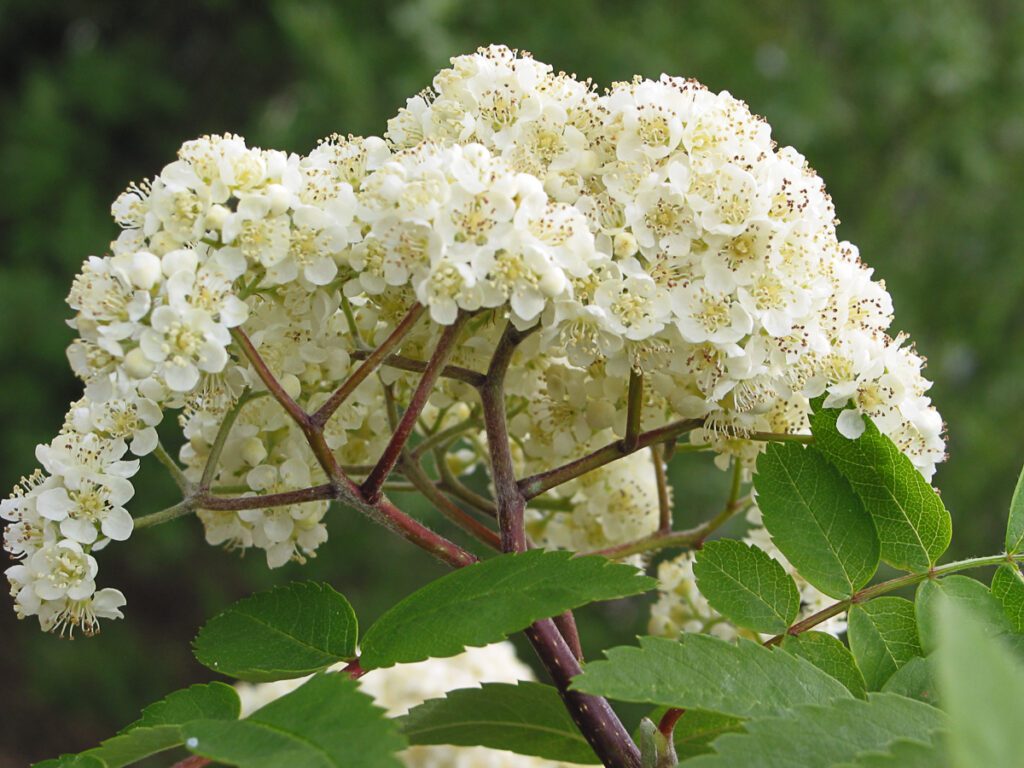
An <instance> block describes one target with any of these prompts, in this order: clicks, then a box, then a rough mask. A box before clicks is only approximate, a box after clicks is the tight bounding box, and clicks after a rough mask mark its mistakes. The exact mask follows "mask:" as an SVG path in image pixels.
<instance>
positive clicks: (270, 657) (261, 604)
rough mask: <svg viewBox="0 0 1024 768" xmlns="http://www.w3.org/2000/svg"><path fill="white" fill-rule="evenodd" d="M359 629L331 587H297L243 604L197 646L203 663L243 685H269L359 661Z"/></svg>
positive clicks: (217, 620) (212, 624)
mask: <svg viewBox="0 0 1024 768" xmlns="http://www.w3.org/2000/svg"><path fill="white" fill-rule="evenodd" d="M357 635H358V624H357V622H356V615H355V612H354V611H353V610H352V606H351V605H349V602H348V600H346V599H345V597H344V596H343V595H341V594H340V593H338V592H336V591H335V590H334V589H333V588H332V587H331V586H330V585H328V584H319V583H314V582H309V581H305V582H301V581H300V582H293V583H291V584H288V585H285V586H281V587H275V588H274V589H271V590H269V591H267V592H261V593H259V594H256V595H253V596H252V597H247V598H246V599H244V600H240V601H239V602H237V603H235V604H234V605H232V606H230V607H229V608H228V609H227V610H225V611H223V612H222V613H220V614H218V615H217V616H214V617H213V618H212V619H210V620H209V621H208V622H206V624H204V625H203V627H202V629H200V630H199V634H198V635H197V636H196V639H195V640H194V641H193V647H194V650H195V656H196V658H197V659H198V660H199V662H200V663H201V664H203V665H205V666H207V667H209V668H210V669H212V670H213V671H214V672H220V673H221V674H223V675H228V676H230V677H237V678H238V679H240V680H249V681H253V682H268V681H271V680H284V679H288V678H295V677H303V676H305V675H309V674H312V673H313V672H318V671H320V670H322V669H326V668H327V667H329V666H331V665H332V664H336V663H337V662H339V661H349V660H351V659H354V658H355V656H356V638H357Z"/></svg>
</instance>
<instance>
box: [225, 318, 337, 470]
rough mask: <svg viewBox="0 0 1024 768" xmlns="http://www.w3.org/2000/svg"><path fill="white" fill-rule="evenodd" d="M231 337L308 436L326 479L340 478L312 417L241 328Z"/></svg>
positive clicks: (236, 329)
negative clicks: (287, 389) (275, 374)
mask: <svg viewBox="0 0 1024 768" xmlns="http://www.w3.org/2000/svg"><path fill="white" fill-rule="evenodd" d="M231 335H232V336H233V337H234V339H235V342H236V343H237V344H238V346H239V347H241V348H242V353H243V354H244V355H245V357H246V359H247V360H248V361H249V364H250V365H252V367H253V369H254V370H255V371H256V375H257V376H259V377H260V380H261V381H262V382H263V384H264V386H266V388H267V391H268V392H270V394H271V395H272V396H273V398H274V399H275V400H277V402H279V403H280V404H281V407H282V408H284V409H285V411H286V412H287V413H288V415H289V416H291V417H292V420H293V421H294V422H295V423H296V424H297V425H298V426H299V428H300V429H301V430H302V433H303V434H304V435H305V436H306V442H308V443H309V447H310V449H311V450H312V451H313V455H314V456H316V460H317V462H318V463H319V464H320V466H321V467H323V470H324V472H326V473H327V476H328V477H331V478H333V477H337V476H338V475H339V474H341V470H340V469H339V468H338V460H337V459H335V458H334V453H333V452H332V451H331V449H330V447H329V446H328V445H327V441H326V440H325V439H324V433H323V430H322V429H321V428H320V427H319V426H318V425H317V424H314V423H313V420H312V418H311V417H310V416H309V414H308V413H306V412H305V411H304V410H303V409H302V407H301V406H300V405H299V404H298V403H296V402H295V400H293V399H292V396H291V395H289V394H288V393H287V392H285V391H284V387H282V386H281V382H279V381H278V380H277V377H276V376H274V372H273V371H271V370H270V367H269V366H268V365H267V364H266V362H265V361H264V360H263V358H262V357H261V356H260V353H259V352H258V351H257V350H256V347H255V346H253V343H252V340H251V339H250V338H249V337H248V336H247V335H246V333H245V331H243V330H242V329H241V328H232V329H231Z"/></svg>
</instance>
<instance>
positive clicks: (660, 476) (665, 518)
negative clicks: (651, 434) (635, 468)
mask: <svg viewBox="0 0 1024 768" xmlns="http://www.w3.org/2000/svg"><path fill="white" fill-rule="evenodd" d="M664 450H665V446H664V445H652V446H651V461H653V462H654V480H655V483H657V487H658V533H669V532H670V531H671V530H672V499H671V498H670V496H669V492H668V473H667V472H666V469H665V460H664V459H663V458H662V453H663V452H664Z"/></svg>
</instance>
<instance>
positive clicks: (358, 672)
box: [341, 659, 366, 680]
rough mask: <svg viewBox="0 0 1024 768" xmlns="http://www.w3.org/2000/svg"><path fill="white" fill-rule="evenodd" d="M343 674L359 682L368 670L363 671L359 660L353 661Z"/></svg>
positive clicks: (346, 666)
mask: <svg viewBox="0 0 1024 768" xmlns="http://www.w3.org/2000/svg"><path fill="white" fill-rule="evenodd" d="M341 671H342V673H343V674H346V675H348V676H349V677H350V678H351V679H352V680H358V679H359V678H360V677H362V676H363V675H365V674H366V670H365V669H363V667H362V665H361V664H360V663H359V659H352V661H350V662H349V663H348V664H346V665H345V668H344V669H343V670H341Z"/></svg>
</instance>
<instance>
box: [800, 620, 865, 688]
mask: <svg viewBox="0 0 1024 768" xmlns="http://www.w3.org/2000/svg"><path fill="white" fill-rule="evenodd" d="M782 649H783V650H784V651H786V652H788V653H792V654H793V655H794V656H799V657H801V658H803V659H807V661H809V662H811V664H813V665H814V666H816V667H817V668H818V669H820V670H821V671H822V672H825V673H826V674H828V675H831V676H832V677H834V678H835V679H836V680H838V681H839V682H840V683H842V684H843V685H845V686H846V688H847V689H848V690H849V691H850V693H852V694H853V695H854V696H856V697H857V698H858V699H863V698H865V697H866V696H867V686H866V684H865V683H864V675H863V674H861V671H860V668H859V667H858V666H857V662H856V661H855V660H854V658H853V654H852V653H850V649H849V648H847V647H846V646H845V645H843V643H842V641H841V640H839V639H837V638H835V637H832V635H827V634H825V633H824V632H804V633H802V634H799V635H786V637H785V638H783V640H782Z"/></svg>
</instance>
